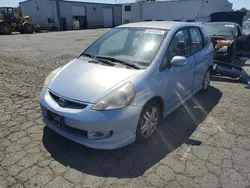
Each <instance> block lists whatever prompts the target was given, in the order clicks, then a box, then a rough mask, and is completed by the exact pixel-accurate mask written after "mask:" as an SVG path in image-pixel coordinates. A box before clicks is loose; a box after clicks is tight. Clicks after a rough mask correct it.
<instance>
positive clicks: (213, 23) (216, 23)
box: [203, 22, 238, 26]
mask: <svg viewBox="0 0 250 188" xmlns="http://www.w3.org/2000/svg"><path fill="white" fill-rule="evenodd" d="M207 24H211V25H234V26H236V25H238V24H237V23H234V22H206V23H203V25H207Z"/></svg>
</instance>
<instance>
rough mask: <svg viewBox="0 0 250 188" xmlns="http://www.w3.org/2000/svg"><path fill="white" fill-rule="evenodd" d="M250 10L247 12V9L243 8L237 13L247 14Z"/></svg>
mask: <svg viewBox="0 0 250 188" xmlns="http://www.w3.org/2000/svg"><path fill="white" fill-rule="evenodd" d="M249 11H250V10H247V9H246V8H241V9H240V10H236V12H245V13H246V14H247V13H248V12H249Z"/></svg>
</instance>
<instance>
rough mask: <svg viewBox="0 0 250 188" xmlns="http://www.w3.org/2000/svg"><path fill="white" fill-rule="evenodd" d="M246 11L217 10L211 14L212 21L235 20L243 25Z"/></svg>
mask: <svg viewBox="0 0 250 188" xmlns="http://www.w3.org/2000/svg"><path fill="white" fill-rule="evenodd" d="M244 16H246V13H245V12H216V13H213V14H211V15H210V22H234V23H237V24H239V25H240V26H242V24H243V20H244Z"/></svg>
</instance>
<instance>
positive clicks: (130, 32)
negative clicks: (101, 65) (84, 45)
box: [84, 28, 167, 66]
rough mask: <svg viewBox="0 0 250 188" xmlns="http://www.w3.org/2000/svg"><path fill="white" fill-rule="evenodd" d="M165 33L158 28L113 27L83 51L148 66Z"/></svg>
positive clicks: (92, 54)
mask: <svg viewBox="0 0 250 188" xmlns="http://www.w3.org/2000/svg"><path fill="white" fill-rule="evenodd" d="M166 34H167V31H166V30H160V29H146V28H115V29H112V30H111V31H110V32H108V33H106V34H105V35H103V36H102V37H101V38H99V39H98V40H97V41H96V42H94V43H93V44H92V45H91V46H90V47H89V48H88V49H87V50H86V51H85V52H84V53H85V54H89V55H91V56H99V57H100V56H103V57H112V58H116V59H119V60H123V61H126V62H130V63H138V64H142V65H143V66H148V65H149V64H150V63H151V61H152V60H153V58H154V57H155V55H156V53H157V51H158V49H159V47H160V45H161V42H162V41H163V39H164V37H165V35H166Z"/></svg>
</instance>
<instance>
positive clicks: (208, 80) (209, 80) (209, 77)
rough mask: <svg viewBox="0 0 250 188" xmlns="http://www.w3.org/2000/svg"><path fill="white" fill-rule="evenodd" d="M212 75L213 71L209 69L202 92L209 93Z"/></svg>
mask: <svg viewBox="0 0 250 188" xmlns="http://www.w3.org/2000/svg"><path fill="white" fill-rule="evenodd" d="M211 73H212V71H211V69H208V70H207V72H206V74H205V76H204V79H203V82H202V88H201V92H207V90H208V88H209V86H210V82H211V76H212V74H211Z"/></svg>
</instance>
